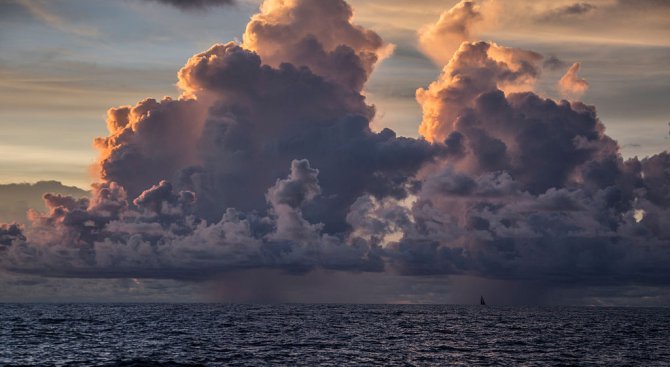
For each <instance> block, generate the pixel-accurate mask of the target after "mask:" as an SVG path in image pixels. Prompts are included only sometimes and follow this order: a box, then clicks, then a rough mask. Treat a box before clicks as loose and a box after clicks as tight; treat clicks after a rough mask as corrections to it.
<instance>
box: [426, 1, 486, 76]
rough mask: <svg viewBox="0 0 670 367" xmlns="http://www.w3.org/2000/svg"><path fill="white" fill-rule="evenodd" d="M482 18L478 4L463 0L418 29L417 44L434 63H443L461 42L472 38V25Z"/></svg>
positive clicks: (445, 62)
mask: <svg viewBox="0 0 670 367" xmlns="http://www.w3.org/2000/svg"><path fill="white" fill-rule="evenodd" d="M483 20H484V15H483V14H482V13H481V8H480V6H479V5H477V4H476V3H475V2H474V1H466V0H463V1H461V2H459V3H458V4H456V5H455V6H454V7H452V8H451V9H449V10H447V11H445V12H443V13H442V14H441V15H440V19H439V20H438V21H437V22H436V23H431V24H427V25H425V26H423V27H422V28H421V29H420V30H419V32H418V34H419V46H420V48H421V50H422V51H423V52H424V53H425V54H426V55H428V56H429V57H430V58H431V59H432V60H433V61H434V62H435V63H436V64H438V65H445V64H447V63H448V62H449V60H451V57H452V56H453V55H454V52H456V50H457V49H458V47H459V46H460V45H461V43H463V42H465V41H470V40H472V38H471V35H472V32H473V27H474V26H475V24H476V23H478V22H481V21H483Z"/></svg>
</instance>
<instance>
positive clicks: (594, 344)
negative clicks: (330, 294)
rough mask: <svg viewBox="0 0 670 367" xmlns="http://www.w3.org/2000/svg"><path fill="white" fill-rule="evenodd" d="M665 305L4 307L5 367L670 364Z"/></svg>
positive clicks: (0, 330)
mask: <svg viewBox="0 0 670 367" xmlns="http://www.w3.org/2000/svg"><path fill="white" fill-rule="evenodd" d="M669 344H670V309H663V308H585V307H584V308H571V307H568V308H553V307H547V308H538V307H535V308H509V307H490V306H489V307H480V306H443V305H430V306H428V305H407V306H404V305H403V306H400V305H376V306H375V305H372V306H370V305H210V304H206V305H166V304H139V305H138V304H133V305H99V304H67V305H43V304H40V305H35V304H31V305H17V304H0V365H2V366H13V365H39V366H52V365H53V366H190V365H195V366H197V365H205V366H220V365H226V366H263V365H306V366H313V365H324V366H343V365H355V366H364V365H387V366H388V365H398V366H413V365H415V366H423V365H450V366H559V365H562V366H567V365H579V366H633V365H634V366H670V346H669Z"/></svg>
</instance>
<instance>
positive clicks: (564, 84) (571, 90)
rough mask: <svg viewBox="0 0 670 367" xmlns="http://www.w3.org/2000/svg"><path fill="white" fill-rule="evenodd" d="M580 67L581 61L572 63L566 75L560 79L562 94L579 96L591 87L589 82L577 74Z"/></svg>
mask: <svg viewBox="0 0 670 367" xmlns="http://www.w3.org/2000/svg"><path fill="white" fill-rule="evenodd" d="M579 68H580V63H578V62H576V63H574V64H572V66H570V68H569V69H568V71H567V72H566V73H565V75H563V77H561V79H560V80H559V81H558V90H559V92H560V93H561V95H562V96H564V97H568V98H579V97H581V96H583V95H584V93H586V91H587V90H588V89H589V83H588V82H587V81H586V80H585V79H583V78H580V77H579V75H577V74H578V73H579Z"/></svg>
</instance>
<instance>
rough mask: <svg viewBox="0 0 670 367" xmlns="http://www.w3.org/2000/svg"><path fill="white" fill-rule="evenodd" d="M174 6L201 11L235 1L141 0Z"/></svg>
mask: <svg viewBox="0 0 670 367" xmlns="http://www.w3.org/2000/svg"><path fill="white" fill-rule="evenodd" d="M143 1H149V2H156V3H160V4H165V5H170V6H174V7H176V8H178V9H181V10H203V9H205V8H208V7H214V6H225V5H232V4H235V2H236V1H235V0H143Z"/></svg>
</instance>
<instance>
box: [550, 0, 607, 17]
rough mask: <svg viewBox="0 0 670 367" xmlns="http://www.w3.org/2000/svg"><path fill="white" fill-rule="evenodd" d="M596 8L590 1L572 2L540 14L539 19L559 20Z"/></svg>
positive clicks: (580, 14)
mask: <svg viewBox="0 0 670 367" xmlns="http://www.w3.org/2000/svg"><path fill="white" fill-rule="evenodd" d="M597 9H598V8H597V7H596V6H595V5H593V4H590V3H574V4H571V5H565V6H560V7H557V8H554V9H551V10H548V11H546V12H545V13H544V14H541V15H540V20H541V21H560V20H562V19H566V18H570V17H578V16H583V15H586V14H590V13H592V12H595V11H596V10H597Z"/></svg>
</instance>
